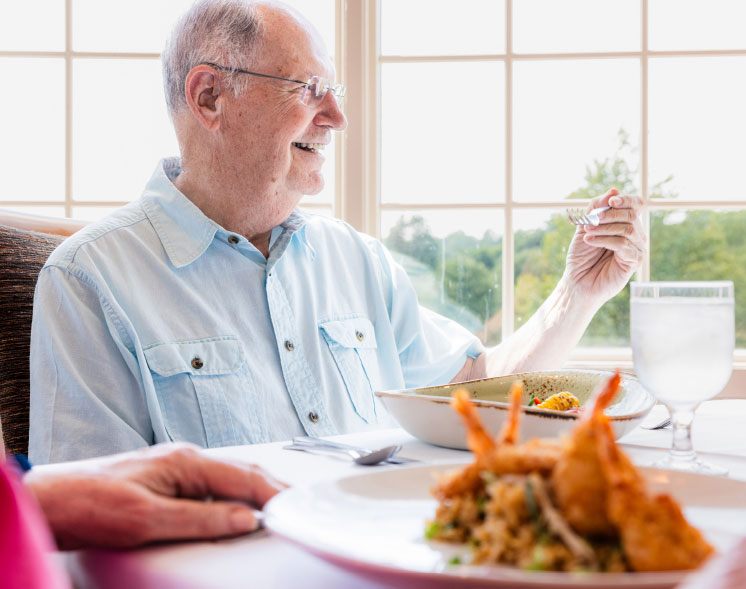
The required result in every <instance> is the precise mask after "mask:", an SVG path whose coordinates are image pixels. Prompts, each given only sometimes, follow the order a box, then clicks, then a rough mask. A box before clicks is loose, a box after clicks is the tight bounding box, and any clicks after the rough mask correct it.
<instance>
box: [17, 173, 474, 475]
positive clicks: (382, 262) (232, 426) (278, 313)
mask: <svg viewBox="0 0 746 589" xmlns="http://www.w3.org/2000/svg"><path fill="white" fill-rule="evenodd" d="M179 166H180V164H179V161H178V160H177V159H170V160H164V161H163V162H161V163H160V164H159V165H158V167H157V169H156V171H155V173H154V175H153V177H152V179H151V180H150V182H149V184H148V186H147V188H146V190H145V192H144V194H143V196H142V198H140V199H139V200H137V201H135V202H133V203H131V204H130V205H128V206H126V207H124V208H122V209H120V210H119V211H117V212H115V213H114V214H113V215H111V216H109V217H107V218H105V219H103V220H102V221H100V222H97V223H94V224H92V225H90V226H88V227H86V228H85V229H84V230H83V231H81V232H79V233H77V234H76V235H74V236H72V237H71V238H69V239H68V240H66V241H65V242H64V243H63V244H62V245H61V246H60V247H59V248H58V249H57V250H56V251H55V252H54V253H53V254H52V255H51V257H50V258H49V260H48V262H47V264H46V265H45V266H44V268H43V270H42V271H41V273H40V275H39V281H38V284H37V287H36V295H35V299H34V319H33V327H32V334H31V414H30V421H31V429H30V444H29V453H30V458H31V460H32V461H33V462H35V463H47V462H58V461H62V460H73V459H78V458H84V457H88V456H97V455H102V454H109V453H113V452H119V451H123V450H130V449H133V448H137V447H141V446H146V445H149V444H153V443H157V442H164V441H168V440H186V441H190V442H194V443H195V444H199V445H200V446H204V447H218V446H227V445H234V444H249V443H257V442H270V441H274V440H283V439H289V438H290V437H292V436H293V435H298V434H304V433H307V434H310V435H316V436H325V435H332V434H337V433H343V432H351V431H357V430H363V429H366V428H372V427H381V426H392V425H394V422H393V420H392V418H391V417H390V416H389V415H388V414H387V413H386V410H385V408H384V407H383V405H382V404H381V402H380V400H379V399H377V398H376V397H375V396H374V395H373V392H374V391H376V390H385V389H394V388H402V387H412V386H425V385H431V384H438V383H445V382H447V381H449V380H450V379H451V378H452V377H453V376H454V375H455V374H456V373H457V372H458V371H459V370H460V369H461V367H462V366H463V364H464V362H465V361H466V357H467V355H468V356H472V357H474V356H476V355H478V354H479V353H480V352H481V351H482V348H481V345H480V343H479V341H478V340H477V339H476V338H475V337H474V336H473V335H472V334H470V333H469V332H468V331H466V330H465V329H463V328H462V327H461V326H459V325H457V324H455V323H453V322H452V321H450V320H447V319H445V318H443V317H441V316H439V315H437V314H435V313H433V312H430V311H428V310H426V309H424V308H422V307H419V306H418V303H417V298H416V296H415V292H414V290H413V288H412V285H411V283H410V281H409V279H408V278H407V276H406V274H405V272H404V270H403V269H402V268H401V267H400V266H399V265H398V264H396V263H395V262H394V261H393V260H392V259H391V256H390V254H389V253H388V252H387V250H386V249H385V248H384V247H383V246H382V245H381V244H380V243H379V242H378V241H377V240H375V239H373V238H371V237H368V236H366V235H362V234H360V233H357V232H356V231H355V230H354V229H352V228H351V227H350V226H349V225H347V224H346V223H344V222H342V221H339V220H336V219H330V218H327V217H323V216H317V215H310V214H307V213H301V212H299V211H295V212H294V213H293V214H292V215H291V216H290V217H289V218H288V219H287V221H285V223H283V224H282V225H281V226H279V227H277V228H275V229H274V230H273V232H272V238H271V242H270V253H269V258H268V259H265V258H264V256H263V255H262V254H261V253H260V252H259V251H258V250H257V249H256V248H255V247H254V246H253V245H252V244H251V243H249V242H248V241H247V240H246V239H245V238H244V237H242V236H240V235H235V234H232V233H230V232H228V231H226V230H224V229H223V228H221V227H220V226H219V225H217V224H216V223H215V222H213V221H212V220H210V219H209V218H207V217H206V216H205V215H204V214H203V213H202V212H201V211H200V209H199V208H197V207H196V206H195V205H194V204H193V203H192V202H191V201H190V200H189V199H187V198H186V197H185V196H184V195H183V194H181V193H180V192H179V191H178V190H177V189H176V187H175V186H174V185H173V183H172V180H173V179H174V178H175V177H176V176H177V175H178V174H179V172H180V167H179Z"/></svg>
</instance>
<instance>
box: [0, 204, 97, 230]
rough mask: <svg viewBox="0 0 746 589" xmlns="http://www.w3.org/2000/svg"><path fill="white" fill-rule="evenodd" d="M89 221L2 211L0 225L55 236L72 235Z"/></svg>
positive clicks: (0, 211) (0, 212)
mask: <svg viewBox="0 0 746 589" xmlns="http://www.w3.org/2000/svg"><path fill="white" fill-rule="evenodd" d="M87 224H88V223H87V221H80V220H77V219H63V218H60V217H43V216H41V215H27V214H24V213H15V212H12V211H4V210H0V225H5V226H7V227H13V228H15V229H22V230H24V231H36V232H38V233H51V234H53V235H64V236H68V235H72V234H73V233H75V232H76V231H78V230H80V229H82V228H83V227H85V226H86V225H87Z"/></svg>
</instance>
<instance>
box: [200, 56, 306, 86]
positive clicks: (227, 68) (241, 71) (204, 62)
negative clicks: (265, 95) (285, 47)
mask: <svg viewBox="0 0 746 589" xmlns="http://www.w3.org/2000/svg"><path fill="white" fill-rule="evenodd" d="M198 65H209V66H210V67H214V68H215V69H216V70H223V71H224V72H236V73H239V74H249V75H250V76H259V77H260V78H272V79H273V80H284V81H285V82H295V83H296V84H300V85H301V86H308V82H301V81H300V80H293V79H291V78H281V77H280V76H271V75H269V74H259V73H257V72H250V71H249V70H241V69H238V68H231V67H226V66H224V65H218V64H216V63H210V62H209V61H203V62H202V63H200V64H198Z"/></svg>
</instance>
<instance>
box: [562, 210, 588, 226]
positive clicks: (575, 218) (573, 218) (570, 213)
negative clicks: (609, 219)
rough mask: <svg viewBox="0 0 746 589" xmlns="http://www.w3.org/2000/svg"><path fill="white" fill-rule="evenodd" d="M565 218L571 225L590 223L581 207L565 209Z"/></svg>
mask: <svg viewBox="0 0 746 589" xmlns="http://www.w3.org/2000/svg"><path fill="white" fill-rule="evenodd" d="M567 218H568V219H570V223H572V224H573V225H590V223H591V221H590V219H589V218H588V217H586V215H585V212H584V211H583V209H567Z"/></svg>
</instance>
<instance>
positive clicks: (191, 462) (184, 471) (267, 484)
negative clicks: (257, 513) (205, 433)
mask: <svg viewBox="0 0 746 589" xmlns="http://www.w3.org/2000/svg"><path fill="white" fill-rule="evenodd" d="M162 460H163V462H165V463H166V465H165V468H163V469H162V470H161V471H160V473H159V477H164V476H167V477H169V479H170V480H169V481H168V482H169V486H170V487H171V489H172V490H173V492H171V493H167V494H169V495H178V496H180V497H190V498H204V497H216V498H221V499H236V500H239V501H243V502H246V503H250V504H252V505H254V506H256V507H262V506H263V505H264V504H265V503H266V502H267V501H269V500H270V499H271V498H272V497H274V496H275V495H276V494H277V493H279V492H280V491H282V490H283V489H285V488H287V485H286V484H285V483H282V482H280V481H278V480H277V479H275V478H273V477H272V476H271V475H270V474H269V473H268V472H266V471H265V470H264V469H262V468H261V467H259V466H256V465H252V464H247V463H243V462H239V461H232V462H227V461H224V460H218V459H215V458H209V457H207V456H205V455H204V454H202V453H201V452H199V451H197V450H196V449H194V448H191V447H184V446H176V447H174V448H173V449H171V450H170V451H168V452H167V453H166V454H164V455H163V456H162ZM151 488H154V487H151ZM154 490H155V489H154Z"/></svg>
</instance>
